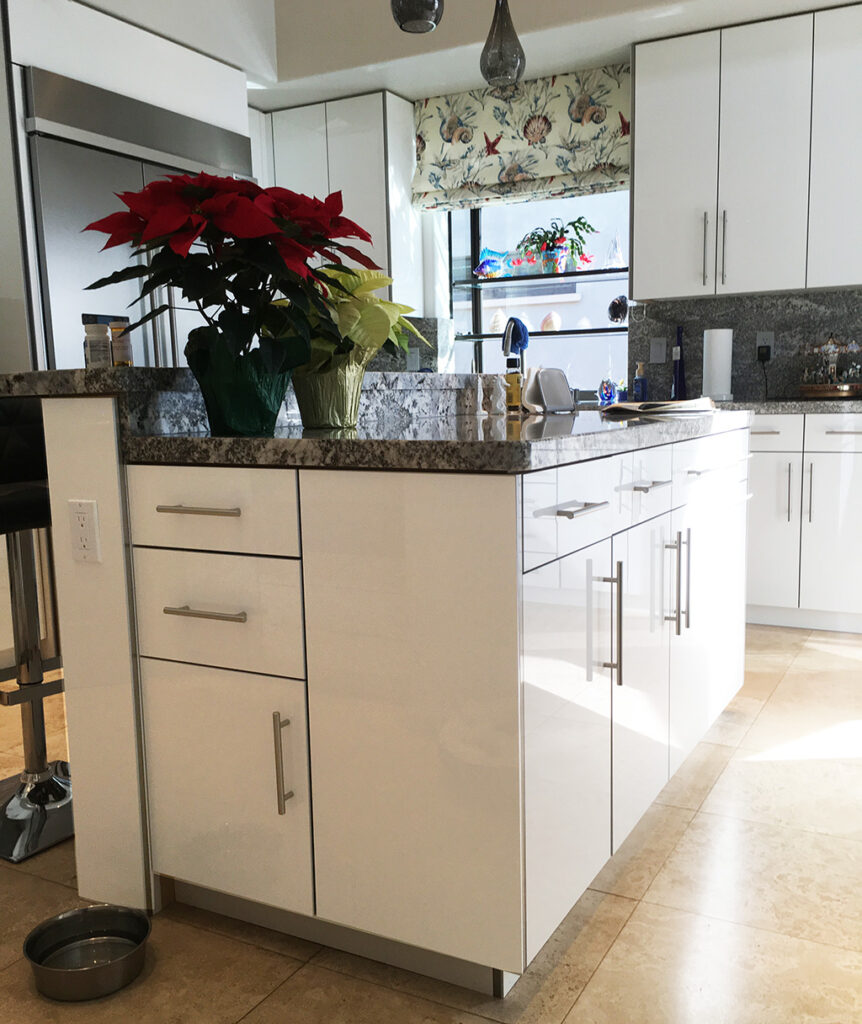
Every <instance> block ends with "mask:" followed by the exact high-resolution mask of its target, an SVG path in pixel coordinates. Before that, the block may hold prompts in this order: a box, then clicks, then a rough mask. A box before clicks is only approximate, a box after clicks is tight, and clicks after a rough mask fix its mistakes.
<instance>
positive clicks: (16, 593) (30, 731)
mask: <svg viewBox="0 0 862 1024" xmlns="http://www.w3.org/2000/svg"><path fill="white" fill-rule="evenodd" d="M50 525H51V505H50V501H49V498H48V468H47V464H46V461H45V433H44V428H43V425H42V405H41V402H40V401H39V399H38V398H3V399H0V533H5V534H6V551H7V556H8V561H9V589H10V594H11V598H12V633H13V637H14V644H15V666H16V667H15V674H16V679H17V682H18V686H17V688H15V689H13V690H2V691H0V705H6V706H10V705H19V706H20V709H21V726H22V731H23V736H24V771H23V772H22V773H21V774H20V775H16V776H14V777H12V778H11V779H5V780H3V781H2V782H0V857H2V858H3V859H4V860H9V861H12V862H14V863H17V862H18V861H21V860H24V859H26V858H27V857H30V856H32V855H33V854H34V853H38V852H39V851H40V850H44V849H46V848H47V847H49V846H53V845H54V844H55V843H59V842H61V841H62V840H63V839H67V838H68V837H69V836H71V835H72V834H73V826H72V786H71V781H70V778H69V765H68V762H66V761H52V762H50V763H49V762H48V753H47V744H46V737H45V710H44V706H43V703H42V702H43V700H44V698H45V697H49V696H51V694H54V693H59V692H61V691H62V689H63V680H62V678H58V679H54V680H51V681H46V680H45V678H44V675H43V672H44V668H45V665H44V663H43V651H42V642H41V628H40V616H39V585H38V571H37V565H36V536H37V535H36V531H37V530H39V529H41V528H43V527H48V526H50Z"/></svg>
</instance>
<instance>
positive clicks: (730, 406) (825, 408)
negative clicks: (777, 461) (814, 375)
mask: <svg viewBox="0 0 862 1024" xmlns="http://www.w3.org/2000/svg"><path fill="white" fill-rule="evenodd" d="M718 408H719V409H721V410H724V411H728V412H735V411H739V410H743V411H747V412H753V413H755V415H760V416H767V415H772V416H779V415H803V414H804V413H808V414H810V415H819V414H820V413H842V412H843V413H848V412H849V413H862V400H859V399H855V400H854V399H851V398H841V399H820V400H817V399H802V398H797V399H781V400H779V401H775V402H769V401H766V402H720V403H718Z"/></svg>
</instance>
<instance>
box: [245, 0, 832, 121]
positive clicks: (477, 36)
mask: <svg viewBox="0 0 862 1024" xmlns="http://www.w3.org/2000/svg"><path fill="white" fill-rule="evenodd" d="M459 4H461V5H464V6H463V7H462V8H461V10H460V11H459V7H458V5H459ZM468 5H469V6H468ZM833 6H835V0H680V2H671V3H657V2H655V0H580V2H578V3H572V2H571V0H510V7H511V10H512V18H513V20H514V22H515V27H516V29H517V30H518V33H519V35H520V37H521V42H522V43H523V45H524V49H525V51H526V54H527V77H528V78H539V77H542V76H544V75H552V74H557V73H562V72H565V71H572V70H575V69H577V68H583V67H590V66H593V65H599V64H602V63H606V62H609V61H618V60H625V59H627V57H628V54H629V47H630V46H631V45H632V43H636V42H642V41H643V40H647V39H658V38H661V37H663V36H672V35H677V34H679V33H683V32H696V31H700V30H702V29H708V28H716V27H718V26H722V25H731V24H735V23H738V22H744V21H755V20H759V19H763V18H770V17H778V16H781V15H786V14H797V13H800V12H802V11H810V10H812V8H821V7H833ZM339 7H344V8H345V10H344V17H343V18H342V19H340V20H339V18H338V17H336V16H335V14H336V12H337V10H338V9H339ZM357 7H358V8H360V9H361V10H362V12H363V15H364V20H363V22H362V23H361V25H364V29H363V28H362V27H361V25H360V24H357V21H356V18H355V16H351V15H350V13H349V10H348V9H351V8H352V9H353V11H355V10H356V9H357ZM377 8H379V10H378V9H377ZM300 10H301V11H302V13H301V14H297V6H296V0H276V21H277V25H278V42H279V78H280V81H279V82H278V84H277V85H275V86H271V87H268V88H265V89H259V88H252V89H250V91H249V103H250V104H251V105H252V106H254V107H257V108H258V109H260V110H278V109H281V108H284V107H294V106H300V105H302V104H305V103H317V102H319V101H321V100H327V99H337V98H338V97H339V96H350V95H354V94H356V93H362V92H372V91H375V90H378V89H389V90H390V91H392V92H394V93H397V94H398V95H400V96H404V97H406V98H407V99H421V98H423V97H425V96H436V95H440V94H441V93H451V92H461V91H463V90H466V89H473V88H477V87H481V86H482V85H483V84H484V82H483V80H482V77H481V75H480V73H479V55H480V53H481V52H482V46H483V45H484V36H485V33H486V32H487V29H488V27H489V26H490V23H491V16H492V13H493V4H492V3H491V0H488V2H487V3H478V2H477V0H448V2H447V4H446V11H445V14H444V19H443V23H442V24H441V26H440V28H438V29H437V30H436V31H435V32H433V33H431V34H430V35H427V36H409V35H407V34H406V33H402V32H399V31H398V29H397V27H396V26H395V24H394V22H393V21H392V16H391V14H390V11H389V3H388V0H362V3H361V4H357V3H356V0H316V2H315V3H308V5H307V6H306V0H303V4H302V7H301V8H300ZM611 11H612V12H614V13H608V12H611ZM574 15H576V16H577V18H578V20H574ZM316 18H319V19H320V25H319V26H317V27H315V19H316ZM459 19H460V20H459ZM486 22H487V24H486ZM534 25H536V26H540V27H537V28H536V29H535V30H533V29H532V26H534ZM444 30H445V31H444ZM360 31H361V32H362V38H361V40H358V33H359V32H360ZM393 33H394V34H393ZM309 40H313V42H309ZM453 40H454V42H453ZM459 41H462V42H461V43H460V45H459V44H458V43H459ZM432 46H433V49H432ZM399 53H402V54H405V55H404V56H398V54H399ZM309 55H310V56H309ZM357 58H359V59H362V60H363V61H365V62H366V63H363V64H362V65H361V66H356V60H357ZM291 67H293V68H294V71H295V74H294V75H291V73H290V72H291ZM311 67H314V68H317V69H319V71H317V72H316V73H309V71H310V68H311Z"/></svg>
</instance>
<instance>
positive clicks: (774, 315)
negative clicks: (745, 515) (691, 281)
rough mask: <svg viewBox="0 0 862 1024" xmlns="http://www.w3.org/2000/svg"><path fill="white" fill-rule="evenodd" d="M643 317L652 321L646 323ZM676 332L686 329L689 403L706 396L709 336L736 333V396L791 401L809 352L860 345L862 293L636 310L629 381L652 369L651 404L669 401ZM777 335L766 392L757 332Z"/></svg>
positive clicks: (718, 299) (701, 301) (684, 302)
mask: <svg viewBox="0 0 862 1024" xmlns="http://www.w3.org/2000/svg"><path fill="white" fill-rule="evenodd" d="M644 310H645V311H646V316H645V317H644V319H641V317H642V316H643V312H644ZM677 325H682V327H683V347H684V353H685V367H686V382H687V384H688V395H689V397H690V398H694V397H697V396H699V395H700V393H701V385H702V382H703V332H704V331H705V330H709V329H712V328H722V327H729V328H732V330H733V369H732V382H731V383H732V388H733V397H734V399H735V400H736V401H742V402H752V401H762V400H763V399H765V398H767V397H768V398H769V399H770V400H772V399H787V398H795V397H797V395H798V391H799V384H800V383H801V380H802V374H803V372H804V369H805V365H806V352H807V350H809V349H810V348H811V347H812V346H814V345H820V344H822V343H823V342H824V341H826V340H827V338H828V337H829V335H830V334H833V335H834V336H835V337H836V338H837V339H838V340H839V341H842V342H843V341H858V342H860V344H862V289H857V288H853V289H840V290H835V291H812V292H808V291H806V292H783V293H781V294H777V295H736V296H715V297H713V298H698V299H678V300H670V301H653V302H649V303H646V304H645V305H642V306H637V307H634V308H633V309H632V315H631V316H630V317H629V380H630V381H631V380H633V379H634V373H635V367H636V366H637V364H638V362H644V363H646V372H647V379H648V381H649V389H650V391H649V394H650V398H657V399H660V398H668V397H670V387H671V379H672V370H673V361H672V357H671V349H672V346H673V345H674V344H675V341H676V329H677ZM758 331H772V332H773V333H774V335H775V339H774V342H773V346H772V359H771V361H770V362H769V363H768V364H767V377H768V392H767V390H766V388H765V385H764V377H763V370H762V367H761V366H760V365H758V362H757V332H758ZM658 338H660V339H663V340H664V341H665V342H666V350H667V359H666V361H665V362H664V363H650V361H649V360H650V341H651V340H652V339H658Z"/></svg>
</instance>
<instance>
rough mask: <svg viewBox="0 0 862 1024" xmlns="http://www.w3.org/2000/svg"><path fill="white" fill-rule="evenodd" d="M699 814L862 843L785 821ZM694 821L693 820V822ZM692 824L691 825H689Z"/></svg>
mask: <svg viewBox="0 0 862 1024" xmlns="http://www.w3.org/2000/svg"><path fill="white" fill-rule="evenodd" d="M696 813H697V814H707V815H709V816H710V817H712V818H724V820H725V821H744V822H745V823H746V824H748V825H763V826H764V827H765V828H781V829H786V830H787V831H789V832H801V833H802V834H803V835H807V836H822V837H823V838H824V839H838V840H840V841H841V842H848V843H862V837H860V838H858V839H857V838H856V836H838V835H836V834H835V833H834V832H820V831H818V829H815V828H802V827H801V826H800V825H788V824H786V823H785V822H783V821H763V820H761V819H760V818H743V817H740V816H739V815H736V814H727V813H722V812H721V811H704V810H699V811H697V812H696ZM693 820H694V819H693V818H692V821H693ZM689 824H690V823H689Z"/></svg>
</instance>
